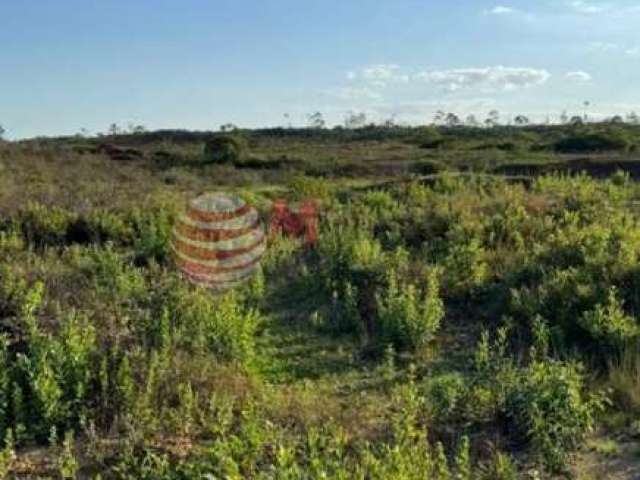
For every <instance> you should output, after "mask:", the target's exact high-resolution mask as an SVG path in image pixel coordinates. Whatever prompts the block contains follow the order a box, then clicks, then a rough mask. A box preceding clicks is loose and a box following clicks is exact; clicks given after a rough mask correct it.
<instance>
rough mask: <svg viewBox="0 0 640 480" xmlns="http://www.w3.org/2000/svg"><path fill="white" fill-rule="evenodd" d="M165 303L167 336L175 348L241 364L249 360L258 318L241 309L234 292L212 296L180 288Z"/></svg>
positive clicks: (256, 314)
mask: <svg viewBox="0 0 640 480" xmlns="http://www.w3.org/2000/svg"><path fill="white" fill-rule="evenodd" d="M169 302H170V303H169V305H168V308H169V320H170V325H169V329H170V330H171V333H170V335H171V336H172V337H173V338H175V342H176V344H177V346H178V347H183V348H186V349H187V350H190V351H195V352H210V353H212V354H213V355H215V356H216V357H218V358H219V359H220V360H226V361H232V362H238V363H241V364H243V363H247V362H249V361H250V360H251V359H252V358H253V353H254V348H255V333H256V329H257V328H258V326H259V323H260V320H261V317H260V314H259V313H258V312H257V311H256V310H253V309H250V308H247V307H245V306H244V305H243V304H242V302H241V301H240V298H239V296H238V294H237V293H236V292H234V291H231V292H229V293H225V294H224V295H218V296H213V295H212V294H211V292H209V291H206V290H203V289H200V288H196V289H190V288H187V287H182V288H176V289H174V290H173V292H172V293H171V298H170V299H169Z"/></svg>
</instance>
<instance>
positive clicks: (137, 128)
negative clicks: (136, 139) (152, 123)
mask: <svg viewBox="0 0 640 480" xmlns="http://www.w3.org/2000/svg"><path fill="white" fill-rule="evenodd" d="M127 130H129V133H133V134H136V135H138V134H141V133H144V132H146V131H147V129H146V127H145V126H144V125H135V124H133V123H130V124H129V125H127Z"/></svg>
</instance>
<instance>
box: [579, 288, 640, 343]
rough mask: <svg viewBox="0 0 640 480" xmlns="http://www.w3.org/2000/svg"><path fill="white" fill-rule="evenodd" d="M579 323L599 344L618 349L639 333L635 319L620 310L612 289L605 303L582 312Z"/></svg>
mask: <svg viewBox="0 0 640 480" xmlns="http://www.w3.org/2000/svg"><path fill="white" fill-rule="evenodd" d="M579 323H580V325H581V326H582V327H583V328H584V329H585V330H586V331H587V332H588V333H589V334H590V335H591V336H592V337H593V338H594V339H595V340H596V341H597V342H598V343H599V344H602V345H603V346H611V347H615V348H618V349H620V348H621V347H622V346H623V345H624V344H625V343H628V342H630V341H631V340H632V339H633V338H635V337H637V335H638V331H639V330H638V325H637V324H636V321H635V319H634V318H633V317H631V316H629V315H627V314H626V313H625V312H624V311H623V310H622V305H621V303H620V300H619V299H618V297H617V294H616V289H615V288H613V287H612V288H610V289H609V292H608V296H607V301H606V303H605V304H598V305H596V306H595V307H594V308H593V309H592V310H588V311H586V312H584V313H583V315H582V317H580V319H579Z"/></svg>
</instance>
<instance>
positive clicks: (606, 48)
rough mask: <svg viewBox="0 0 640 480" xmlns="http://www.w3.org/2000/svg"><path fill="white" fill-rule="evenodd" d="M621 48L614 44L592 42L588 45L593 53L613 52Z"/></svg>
mask: <svg viewBox="0 0 640 480" xmlns="http://www.w3.org/2000/svg"><path fill="white" fill-rule="evenodd" d="M619 48H620V46H619V45H618V44H617V43H612V42H591V43H589V45H588V49H589V50H590V51H592V52H611V51H614V50H618V49H619Z"/></svg>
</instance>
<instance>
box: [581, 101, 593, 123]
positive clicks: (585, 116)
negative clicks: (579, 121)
mask: <svg viewBox="0 0 640 480" xmlns="http://www.w3.org/2000/svg"><path fill="white" fill-rule="evenodd" d="M582 106H583V107H584V114H583V116H582V118H583V120H584V123H587V120H588V119H589V116H588V114H587V109H588V108H589V106H591V102H590V101H588V100H585V101H584V102H582Z"/></svg>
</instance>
